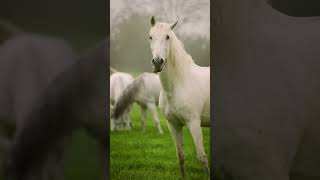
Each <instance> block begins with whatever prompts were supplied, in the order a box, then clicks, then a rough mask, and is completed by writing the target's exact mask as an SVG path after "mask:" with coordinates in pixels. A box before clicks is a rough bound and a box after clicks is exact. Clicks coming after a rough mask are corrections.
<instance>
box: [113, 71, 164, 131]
mask: <svg viewBox="0 0 320 180" xmlns="http://www.w3.org/2000/svg"><path fill="white" fill-rule="evenodd" d="M160 90H161V84H160V80H159V76H158V75H157V74H154V73H143V74H141V75H140V76H138V77H137V78H136V79H135V80H134V81H133V82H132V83H131V84H130V85H128V86H127V88H126V89H125V90H124V91H123V92H122V94H121V95H120V97H119V98H118V100H117V102H116V104H115V106H114V111H113V113H112V114H113V117H114V118H118V117H119V116H120V115H121V114H123V113H124V112H126V111H127V109H128V107H130V106H131V105H132V104H133V103H134V102H136V103H137V104H139V106H140V107H141V126H142V130H143V131H144V130H145V121H146V116H147V109H149V110H150V111H151V114H152V118H153V122H154V124H155V125H156V127H157V128H158V131H159V133H160V134H162V133H163V131H162V128H161V125H160V120H159V117H158V112H157V104H158V101H159V95H160Z"/></svg>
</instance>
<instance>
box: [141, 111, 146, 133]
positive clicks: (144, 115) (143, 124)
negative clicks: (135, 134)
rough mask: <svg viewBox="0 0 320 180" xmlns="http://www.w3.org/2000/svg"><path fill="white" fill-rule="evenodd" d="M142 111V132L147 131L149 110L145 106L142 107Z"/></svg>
mask: <svg viewBox="0 0 320 180" xmlns="http://www.w3.org/2000/svg"><path fill="white" fill-rule="evenodd" d="M140 109H141V128H142V131H145V130H146V118H147V108H146V107H145V106H140Z"/></svg>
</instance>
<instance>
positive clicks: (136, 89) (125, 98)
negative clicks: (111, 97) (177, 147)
mask: <svg viewBox="0 0 320 180" xmlns="http://www.w3.org/2000/svg"><path fill="white" fill-rule="evenodd" d="M142 77H143V76H140V77H138V78H136V79H135V80H134V81H133V82H132V83H131V84H129V85H128V86H127V87H126V89H124V91H123V92H122V93H121V95H120V97H119V98H118V100H117V102H116V104H115V106H114V110H113V112H112V113H111V117H114V118H119V117H120V116H121V115H122V114H123V113H124V112H125V110H126V109H127V108H128V107H129V106H130V105H131V104H132V103H134V101H135V99H136V97H137V95H138V94H139V93H140V91H141V89H142V85H143V78H142Z"/></svg>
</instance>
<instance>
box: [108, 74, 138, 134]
mask: <svg viewBox="0 0 320 180" xmlns="http://www.w3.org/2000/svg"><path fill="white" fill-rule="evenodd" d="M133 80H134V78H133V77H132V76H131V75H130V74H127V73H123V72H117V71H114V72H113V74H111V76H110V110H111V112H112V111H113V108H114V105H115V104H116V103H117V101H118V99H119V97H120V95H121V93H122V92H123V90H124V89H125V88H126V87H127V86H128V85H129V84H130V83H131V82H133ZM110 120H111V125H110V129H111V131H113V130H129V129H130V128H131V127H130V123H131V118H130V107H129V108H127V109H126V111H125V112H124V113H123V114H122V115H121V116H120V117H118V118H111V119H110Z"/></svg>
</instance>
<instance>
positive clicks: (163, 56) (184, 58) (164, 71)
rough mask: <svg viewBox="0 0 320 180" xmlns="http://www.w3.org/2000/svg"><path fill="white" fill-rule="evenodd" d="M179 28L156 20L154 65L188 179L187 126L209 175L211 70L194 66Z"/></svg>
mask: <svg viewBox="0 0 320 180" xmlns="http://www.w3.org/2000/svg"><path fill="white" fill-rule="evenodd" d="M176 24H177V22H175V23H173V24H167V23H161V22H158V23H155V20H154V17H152V18H151V25H152V27H151V29H150V33H149V36H150V37H149V39H150V47H151V52H152V56H153V58H152V64H153V65H154V71H155V72H160V74H159V76H160V81H161V85H162V89H161V93H160V99H159V106H160V109H161V110H162V112H163V114H164V116H165V117H166V118H167V120H168V121H167V123H168V128H169V131H170V133H171V136H172V138H173V140H174V143H175V145H176V150H177V156H178V159H179V163H180V170H181V175H182V176H183V177H185V175H186V169H185V163H184V154H183V145H182V144H183V138H182V127H183V126H185V125H186V126H187V127H188V128H189V130H190V132H191V135H192V138H193V141H194V143H195V146H196V150H197V157H198V160H199V161H200V163H201V164H202V165H203V167H204V168H205V171H206V172H207V173H208V174H209V173H210V172H209V166H208V160H207V157H206V154H205V151H204V146H203V137H202V130H201V126H204V127H210V67H200V66H198V65H196V64H195V63H194V62H193V60H192V58H191V56H190V55H189V54H188V53H187V52H186V51H185V50H184V48H183V45H182V43H181V42H180V41H179V40H178V39H177V37H176V35H175V34H174V32H173V31H172V29H173V28H174V27H175V26H176Z"/></svg>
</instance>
